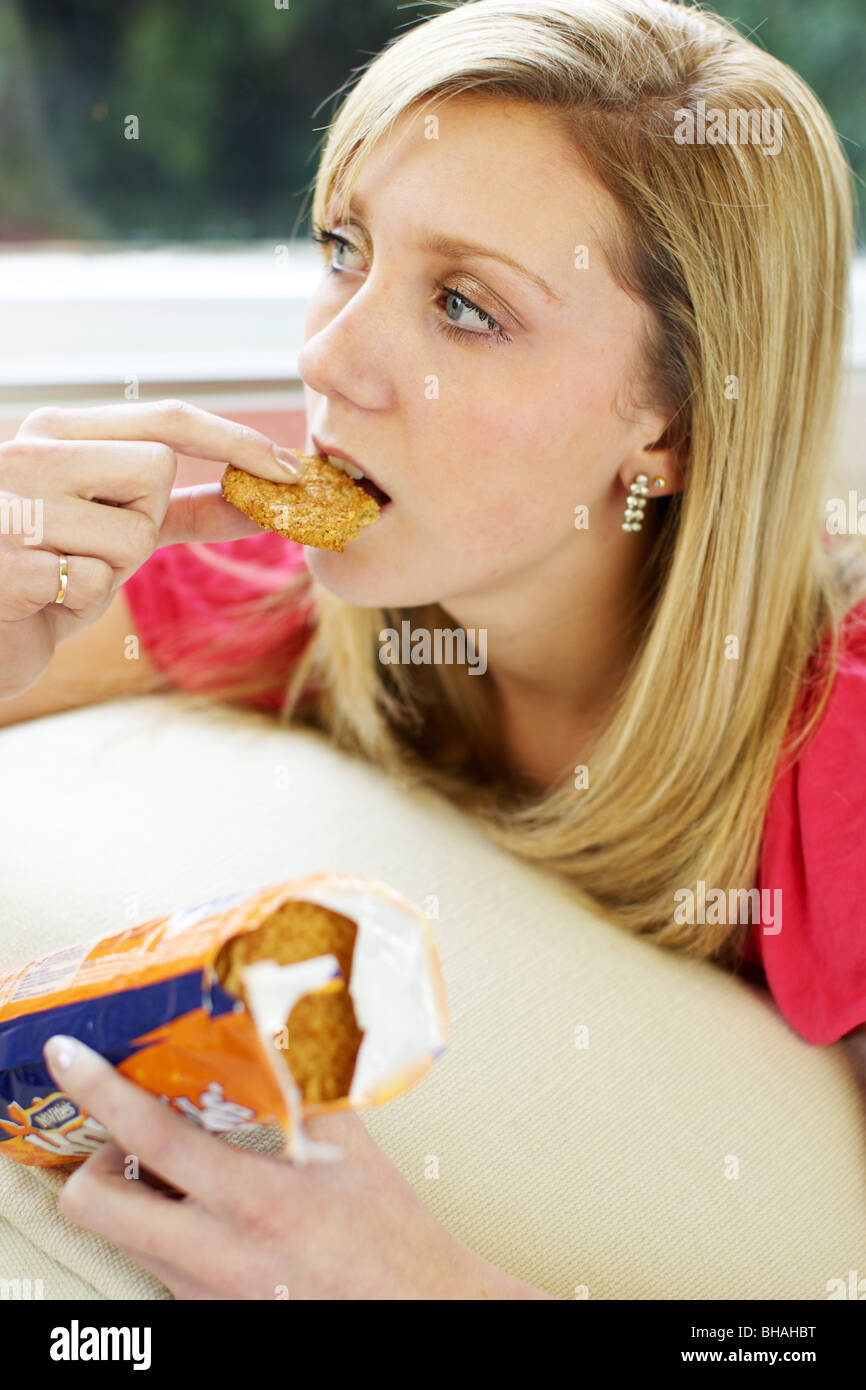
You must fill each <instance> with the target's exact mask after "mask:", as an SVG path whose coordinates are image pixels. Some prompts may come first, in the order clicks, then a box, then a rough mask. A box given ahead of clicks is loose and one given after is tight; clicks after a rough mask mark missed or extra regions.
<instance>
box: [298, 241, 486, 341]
mask: <svg viewBox="0 0 866 1390" xmlns="http://www.w3.org/2000/svg"><path fill="white" fill-rule="evenodd" d="M312 239H313V241H315V242H317V243H318V244H319V246H323V247H328V246H333V247H334V254H336V252H337V251H341V250H347V251H356V250H357V249H358V248H357V247H356V246H353V245H352V243H351V242H350V241H347V240H346V238H345V237H342V236H339V235H338V233H337V232H332V231H329V230H328V228H327V227H321V226H319V225H318V224H316V225H315V226H314V227H313V231H312ZM343 269H345V267H343V266H339V265H334V263H333V261H331V262H330V264H329V265H328V274H329V275H330V274H339V272H340V271H341V270H343ZM435 284H436V288H437V289H438V290H439V291H440V294H439V297H438V299H437V301H436V302H437V303H441V301H442V299H443V297H444V299H445V302H446V304H447V303H448V300H455V301H456V302H457V303H458V304H459V305H460V306H461V309H468V310H469V311H470V313H473V314H477V315H478V317H479V318H480V319H483V320H484V321H485V322H486V324H487V326H488V328H489V330H490V331H489V332H484V331H479V330H473V329H471V328H463V327H462V326H461V325H460V324H456V323H453V322H448V323H442V322H440V324H439V327H440V328H441V330H442V332H443V333H446V334H447V335H448V336H449V337H450V338H455V339H457V340H458V341H459V342H463V343H465V342H470V341H471V342H474V343H477V342H479V341H480V342H483V343H486V344H487V345H488V346H490V347H493V346H494V345H495V344H496V343H510V342H511V338H510V336H509V335H508V334H507V333H506V332H505V330H504V329H503V328H502V327H501V325H500V324H498V323H497V321H496V319H494V318H493V317H492V316H491V315H490V314H488V313H487V311H486V310H485V309H482V308H481V307H480V305H478V304H474V303H473V301H472V300H471V299H467V297H466V295H465V294H462V293H461V292H460V290H458V289H455V288H454V286H453V285H443V284H441V283H440V282H439V281H438V280H437V281H436V282H435ZM444 312H445V314H446V317H447V318H449V320H450V317H451V316H450V314H448V312H447V309H446V310H445V311H444Z"/></svg>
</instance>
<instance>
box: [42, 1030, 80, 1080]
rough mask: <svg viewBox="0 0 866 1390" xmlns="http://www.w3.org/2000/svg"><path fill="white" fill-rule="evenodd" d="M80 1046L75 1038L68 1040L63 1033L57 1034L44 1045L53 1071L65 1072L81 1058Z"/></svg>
mask: <svg viewBox="0 0 866 1390" xmlns="http://www.w3.org/2000/svg"><path fill="white" fill-rule="evenodd" d="M81 1051H82V1049H81V1045H80V1043H79V1042H78V1040H77V1038H68V1037H67V1036H66V1034H65V1033H57V1034H55V1036H54V1037H53V1038H49V1039H48V1041H47V1043H46V1044H45V1053H46V1055H47V1058H48V1061H49V1063H50V1064H51V1066H52V1068H53V1069H54V1070H55V1071H65V1070H66V1068H67V1067H71V1066H72V1064H73V1062H75V1061H76V1059H77V1058H79V1057H80V1056H81Z"/></svg>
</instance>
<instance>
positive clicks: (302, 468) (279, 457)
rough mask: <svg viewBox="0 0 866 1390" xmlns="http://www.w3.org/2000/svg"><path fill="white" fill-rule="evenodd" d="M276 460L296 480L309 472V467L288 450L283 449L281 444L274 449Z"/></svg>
mask: <svg viewBox="0 0 866 1390" xmlns="http://www.w3.org/2000/svg"><path fill="white" fill-rule="evenodd" d="M273 454H274V458H275V459H276V461H277V463H278V464H279V465H280V467H281V468H285V470H286V472H287V473H291V475H292V477H294V478H303V476H304V474H305V473H306V471H307V465H306V464H305V463H301V461H300V460H299V459H298V458H297V457H296V456H295V455H294V454H293V453H291V452H290V451H289V450H288V449H283V448H281V447H280V445H279V444H275V445H274V448H273Z"/></svg>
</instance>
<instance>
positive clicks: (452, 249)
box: [346, 194, 565, 304]
mask: <svg viewBox="0 0 866 1390" xmlns="http://www.w3.org/2000/svg"><path fill="white" fill-rule="evenodd" d="M346 210H347V211H348V212H350V213H351V212H352V211H353V210H354V211H355V212H357V213H358V214H359V216H360V217H362V218H366V217H367V208H366V204H365V203H364V200H363V198H361V197H360V195H359V194H353V196H352V197H351V198H350V199H349V203H348V205H347V209H346ZM419 245H420V247H421V250H422V251H431V252H432V253H433V254H434V255H440V256H454V257H455V258H458V259H465V258H467V257H470V256H483V257H485V258H486V259H487V260H491V261H501V262H502V264H503V265H507V266H510V268H511V269H512V270H513V271H514V273H515V274H516V275H519V276H520V278H521V279H522V280H526V281H528V283H529V284H530V285H534V286H535V288H536V289H539V290H541V292H542V293H543V294H546V295H547V296H548V297H549V298H550V299H555V300H556V302H557V303H558V304H563V303H564V302H565V301H564V300H563V298H562V296H561V295H559V294H557V293H556V291H555V290H552V289H551V288H550V285H548V283H547V281H546V280H542V278H541V276H540V275H536V274H535V272H534V271H533V270H530V269H529V268H528V267H527V266H525V265H521V264H520V261H516V260H515V259H514V258H513V256H507V255H506V254H505V252H504V251H493V250H491V249H490V248H489V247H487V246H482V244H481V242H479V241H465V240H463V239H461V238H459V237H451V236H446V235H445V234H444V233H443V232H432V231H430V232H427V233H426V234H425V235H424V236H423V237H422V238H421V241H420V242H419Z"/></svg>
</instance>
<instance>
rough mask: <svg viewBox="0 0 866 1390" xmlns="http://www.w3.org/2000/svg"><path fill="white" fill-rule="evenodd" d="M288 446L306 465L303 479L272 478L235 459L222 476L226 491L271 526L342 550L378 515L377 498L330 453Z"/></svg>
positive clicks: (322, 546)
mask: <svg viewBox="0 0 866 1390" xmlns="http://www.w3.org/2000/svg"><path fill="white" fill-rule="evenodd" d="M289 452H290V453H292V454H294V455H295V457H296V458H298V459H301V460H302V461H303V462H304V463H306V465H307V471H306V473H305V474H304V476H303V478H301V480H300V481H299V482H297V483H272V482H270V481H269V480H268V479H267V478H259V477H257V476H256V475H255V474H254V473H247V472H245V471H244V469H242V468H235V466H234V464H231V463H230V464H229V465H228V467H227V468H226V470H225V472H224V473H223V476H222V479H221V486H222V490H223V496H224V497H225V498H226V499H227V501H229V502H231V504H232V506H233V507H237V508H238V510H239V511H242V512H244V513H245V515H246V516H249V517H251V518H252V519H253V521H255V522H258V524H259V526H261V527H262V528H263V529H264V530H266V531H276V532H278V533H279V535H281V536H288V538H289V540H292V541H299V542H300V544H301V545H314V546H318V547H319V548H320V549H323V550H338V551H340V552H342V551H343V550H344V549H345V546H346V542H347V541H353V540H354V539H355V537H356V536H359V535H360V533H361V530H362V529H363V527H365V526H369V525H370V524H371V523H372V522H374V521H376V520H378V517H379V504H378V502H376V501H375V500H374V499H373V498H372V497H369V496H368V495H367V493H366V492H364V490H363V488H360V487H358V486H357V485H356V484H355V483H354V482H353V480H352V479H351V478H350V477H349V476H348V474H346V473H344V472H343V471H342V469H340V468H336V467H335V466H334V464H332V463H330V462H329V461H328V460H327V459H323V458H319V457H318V455H310V454H301V453H299V452H298V450H297V449H290V450H289Z"/></svg>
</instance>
